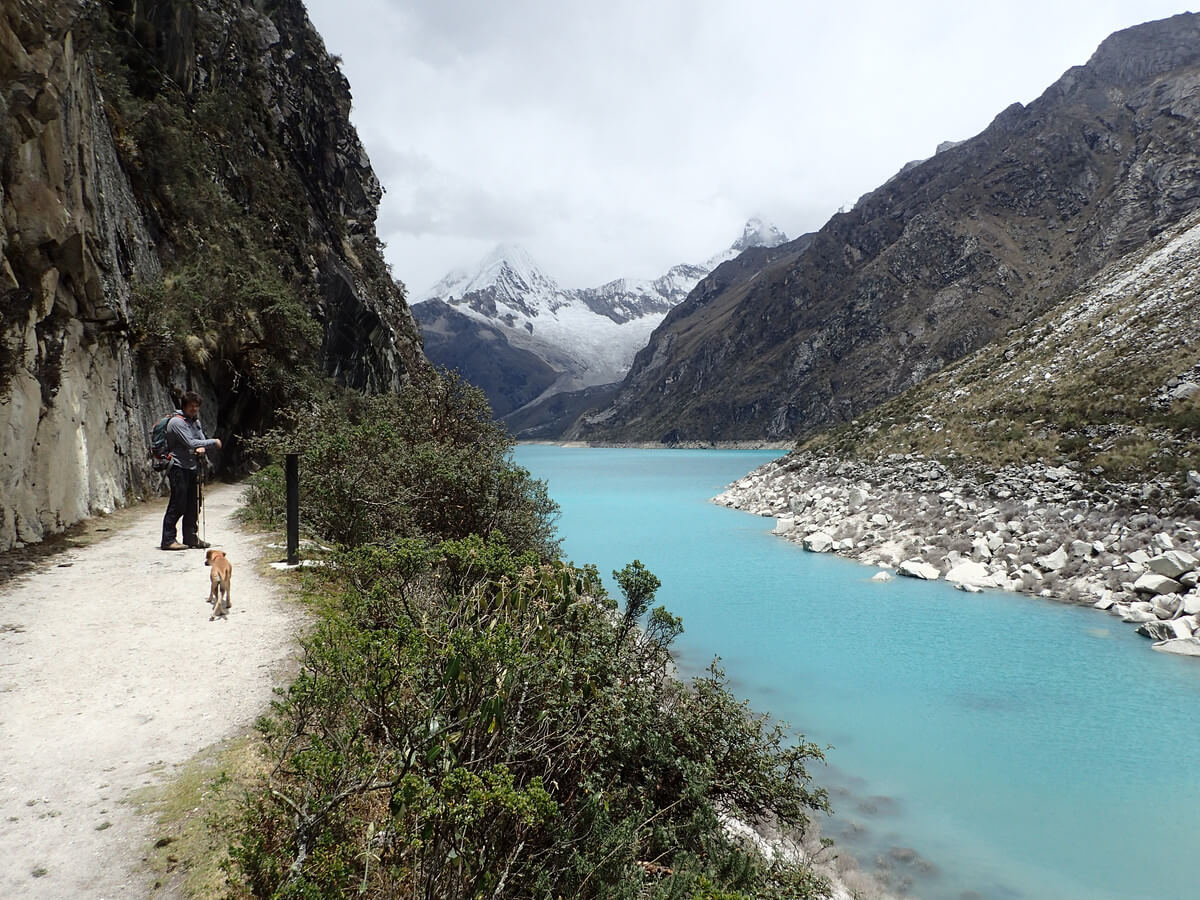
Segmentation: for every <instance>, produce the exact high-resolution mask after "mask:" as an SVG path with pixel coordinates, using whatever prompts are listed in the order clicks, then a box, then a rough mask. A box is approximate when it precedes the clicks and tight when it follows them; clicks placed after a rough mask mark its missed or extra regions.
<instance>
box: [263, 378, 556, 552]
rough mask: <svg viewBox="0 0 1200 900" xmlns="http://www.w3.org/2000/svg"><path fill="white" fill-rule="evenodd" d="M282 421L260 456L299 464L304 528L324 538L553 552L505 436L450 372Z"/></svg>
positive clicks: (537, 500)
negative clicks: (485, 540) (468, 543)
mask: <svg viewBox="0 0 1200 900" xmlns="http://www.w3.org/2000/svg"><path fill="white" fill-rule="evenodd" d="M290 419H291V421H292V427H291V428H289V429H280V430H276V431H274V432H272V433H271V434H269V435H267V436H265V437H264V438H262V439H261V440H259V441H258V442H257V446H258V447H259V448H260V449H263V450H265V451H266V452H267V453H268V454H269V456H270V457H271V458H272V459H273V460H274V461H276V462H279V461H280V460H281V459H282V457H283V455H284V454H285V453H287V452H290V451H292V450H294V451H295V452H297V453H298V454H299V456H300V459H299V470H300V516H301V520H302V521H303V522H304V523H305V524H306V526H307V527H308V528H310V529H311V530H312V531H313V532H314V533H316V534H318V535H319V536H320V537H322V538H323V539H325V540H327V541H330V542H333V543H336V544H339V545H341V546H343V547H355V546H359V545H362V544H367V543H377V544H386V543H388V542H390V541H392V540H394V539H396V538H405V537H428V538H431V539H434V540H438V539H447V538H465V537H467V536H468V535H472V534H476V535H480V534H490V533H491V532H493V531H499V532H501V533H503V534H504V535H505V537H506V539H507V540H508V542H509V544H510V545H511V546H513V547H514V548H517V549H518V550H527V549H535V550H537V551H538V552H539V554H540V555H541V556H543V557H545V558H550V557H553V556H555V555H556V554H557V550H558V542H557V540H556V538H555V537H554V520H555V517H556V516H557V506H556V505H555V504H554V502H553V501H552V500H551V499H550V498H549V496H548V495H547V493H546V488H545V485H544V484H543V483H542V482H539V481H536V480H535V479H533V478H531V477H530V475H529V473H528V472H527V471H526V470H524V469H522V468H520V467H519V466H517V465H515V464H514V463H513V462H512V459H511V450H512V446H513V441H512V438H511V437H510V436H509V435H508V433H507V432H506V431H505V430H504V429H503V428H502V427H501V426H499V425H497V424H496V423H495V422H494V421H493V420H492V417H491V411H490V410H489V409H488V406H487V401H486V400H485V398H484V396H483V393H482V391H480V390H479V389H478V388H475V387H473V386H472V385H470V384H469V383H467V382H466V381H463V380H462V379H461V378H459V377H458V376H457V375H456V374H453V373H441V374H438V373H433V374H430V375H428V376H425V377H421V378H418V379H416V380H414V381H413V382H412V383H410V384H409V385H407V386H406V387H405V388H404V389H403V390H402V391H401V392H400V394H399V395H397V396H383V397H373V398H351V399H350V400H348V401H347V402H344V403H337V402H334V401H329V402H326V403H322V404H319V405H317V406H316V407H314V408H309V409H305V410H303V411H293V412H292V413H291V415H290ZM264 477H267V476H264ZM280 490H282V488H280Z"/></svg>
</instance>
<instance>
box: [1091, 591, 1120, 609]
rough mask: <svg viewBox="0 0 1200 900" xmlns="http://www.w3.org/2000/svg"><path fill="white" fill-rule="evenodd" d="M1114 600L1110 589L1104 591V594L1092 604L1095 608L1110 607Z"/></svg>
mask: <svg viewBox="0 0 1200 900" xmlns="http://www.w3.org/2000/svg"><path fill="white" fill-rule="evenodd" d="M1114 603H1116V601H1115V600H1114V599H1113V595H1112V591H1105V592H1104V596H1103V597H1101V598H1100V599H1099V600H1097V601H1096V602H1095V603H1093V604H1092V606H1093V607H1094V608H1096V609H1112V607H1113V604H1114Z"/></svg>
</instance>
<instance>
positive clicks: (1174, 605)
mask: <svg viewBox="0 0 1200 900" xmlns="http://www.w3.org/2000/svg"><path fill="white" fill-rule="evenodd" d="M1181 599H1182V598H1181V597H1180V596H1179V595H1178V594H1163V595H1162V596H1160V597H1156V598H1155V599H1154V609H1153V613H1154V614H1155V615H1156V616H1158V617H1159V618H1160V619H1173V618H1175V615H1176V613H1178V612H1179V603H1180V600H1181Z"/></svg>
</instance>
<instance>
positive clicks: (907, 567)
mask: <svg viewBox="0 0 1200 900" xmlns="http://www.w3.org/2000/svg"><path fill="white" fill-rule="evenodd" d="M896 574H897V575H904V576H905V577H907V578H920V579H922V580H923V581H937V579H938V577H939V576H940V575H941V574H942V573H941V570H940V569H938V567H937V566H935V565H932V564H931V563H927V562H925V561H924V560H923V559H906V560H904V562H902V563H900V565H899V566H897V567H896Z"/></svg>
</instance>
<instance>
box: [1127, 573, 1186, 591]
mask: <svg viewBox="0 0 1200 900" xmlns="http://www.w3.org/2000/svg"><path fill="white" fill-rule="evenodd" d="M1182 588H1183V586H1182V585H1181V584H1180V583H1179V582H1178V581H1176V580H1175V579H1174V578H1168V577H1167V576H1166V575H1159V574H1158V573H1157V572H1143V573H1142V574H1141V575H1139V576H1138V580H1137V581H1135V582H1134V583H1133V589H1134V590H1135V591H1140V592H1141V593H1144V594H1177V593H1179V592H1180V591H1181V590H1182Z"/></svg>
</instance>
